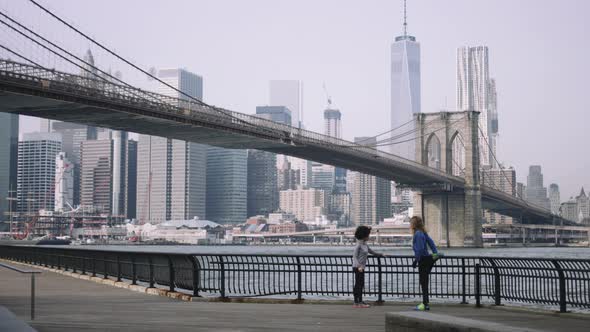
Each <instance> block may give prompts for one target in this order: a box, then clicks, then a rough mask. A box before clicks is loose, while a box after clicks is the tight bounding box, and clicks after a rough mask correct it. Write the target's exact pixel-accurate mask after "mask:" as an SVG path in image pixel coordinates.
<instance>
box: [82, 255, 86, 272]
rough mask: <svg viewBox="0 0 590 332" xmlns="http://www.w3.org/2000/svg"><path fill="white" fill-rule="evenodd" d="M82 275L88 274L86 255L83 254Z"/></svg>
mask: <svg viewBox="0 0 590 332" xmlns="http://www.w3.org/2000/svg"><path fill="white" fill-rule="evenodd" d="M81 259H82V275H85V274H86V257H84V256H82V257H81Z"/></svg>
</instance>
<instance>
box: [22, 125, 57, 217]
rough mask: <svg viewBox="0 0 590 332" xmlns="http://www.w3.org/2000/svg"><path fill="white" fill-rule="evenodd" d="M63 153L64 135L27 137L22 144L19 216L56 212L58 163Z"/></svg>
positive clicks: (43, 134)
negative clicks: (43, 210)
mask: <svg viewBox="0 0 590 332" xmlns="http://www.w3.org/2000/svg"><path fill="white" fill-rule="evenodd" d="M60 151H61V135H60V134H58V133H30V134H24V135H23V139H22V141H20V142H18V171H17V173H18V174H17V188H16V196H17V199H18V203H17V211H18V212H21V213H28V212H30V213H37V212H38V211H39V210H40V209H45V210H48V211H53V210H54V207H55V189H54V186H55V159H56V157H57V154H58V153H59V152H60Z"/></svg>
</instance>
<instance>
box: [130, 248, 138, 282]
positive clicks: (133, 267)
mask: <svg viewBox="0 0 590 332" xmlns="http://www.w3.org/2000/svg"><path fill="white" fill-rule="evenodd" d="M131 274H132V276H131V284H132V285H137V265H136V264H135V255H134V254H131Z"/></svg>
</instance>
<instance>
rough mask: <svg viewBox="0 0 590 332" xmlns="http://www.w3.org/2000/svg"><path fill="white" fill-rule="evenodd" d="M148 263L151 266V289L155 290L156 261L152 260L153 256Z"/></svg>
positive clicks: (149, 257)
mask: <svg viewBox="0 0 590 332" xmlns="http://www.w3.org/2000/svg"><path fill="white" fill-rule="evenodd" d="M148 262H149V266H150V288H154V285H155V283H156V280H155V277H154V261H153V260H152V257H151V256H148Z"/></svg>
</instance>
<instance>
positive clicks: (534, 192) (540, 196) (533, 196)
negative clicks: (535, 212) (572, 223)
mask: <svg viewBox="0 0 590 332" xmlns="http://www.w3.org/2000/svg"><path fill="white" fill-rule="evenodd" d="M526 200H527V201H529V202H530V203H531V204H534V205H537V206H539V207H543V208H546V209H547V210H549V209H551V204H550V203H549V199H548V198H547V188H546V187H543V173H542V172H541V166H539V165H532V166H530V167H529V175H528V176H527V185H526Z"/></svg>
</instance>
